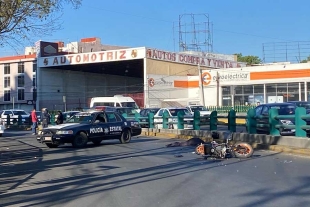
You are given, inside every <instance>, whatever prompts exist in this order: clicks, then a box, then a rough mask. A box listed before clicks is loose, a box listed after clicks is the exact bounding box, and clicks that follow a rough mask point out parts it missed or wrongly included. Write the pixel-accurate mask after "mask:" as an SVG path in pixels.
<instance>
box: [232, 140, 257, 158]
mask: <svg viewBox="0 0 310 207" xmlns="http://www.w3.org/2000/svg"><path fill="white" fill-rule="evenodd" d="M253 153H254V150H253V147H252V146H251V145H250V144H248V143H246V142H237V143H236V144H234V148H233V154H234V155H235V157H237V158H249V157H251V156H252V155H253Z"/></svg>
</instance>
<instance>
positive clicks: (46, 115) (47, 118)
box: [41, 108, 50, 128]
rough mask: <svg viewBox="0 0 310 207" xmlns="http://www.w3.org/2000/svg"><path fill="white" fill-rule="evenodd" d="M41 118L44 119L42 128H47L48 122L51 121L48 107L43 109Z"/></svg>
mask: <svg viewBox="0 0 310 207" xmlns="http://www.w3.org/2000/svg"><path fill="white" fill-rule="evenodd" d="M41 120H42V128H47V127H48V124H49V123H50V115H49V113H48V110H47V108H43V109H42V115H41Z"/></svg>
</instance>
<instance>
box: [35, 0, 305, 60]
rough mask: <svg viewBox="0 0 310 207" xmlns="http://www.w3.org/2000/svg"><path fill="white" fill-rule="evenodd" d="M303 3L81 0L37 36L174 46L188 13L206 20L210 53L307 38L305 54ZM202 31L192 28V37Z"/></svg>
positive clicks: (259, 51) (258, 49) (259, 50)
mask: <svg viewBox="0 0 310 207" xmlns="http://www.w3.org/2000/svg"><path fill="white" fill-rule="evenodd" d="M309 8H310V1H308V0H294V1H292V0H191V1H184V0H169V1H167V0H156V1H148V0H147V1H142V0H134V1H129V0H113V1H108V0H91V1H90V0H83V3H82V6H81V7H80V8H79V9H77V10H74V9H72V8H71V7H70V6H67V7H65V8H64V11H65V13H64V14H63V17H62V18H63V24H62V27H63V29H62V30H59V31H57V32H55V33H54V34H53V35H52V36H48V37H41V38H40V39H42V40H45V41H64V42H65V43H68V42H73V41H79V40H80V39H81V38H84V37H99V38H101V42H102V43H103V44H108V45H121V46H130V47H140V46H141V47H143V46H146V47H151V48H157V49H160V50H168V51H179V46H178V42H179V27H178V24H179V17H180V15H181V23H182V24H183V23H184V24H185V23H190V20H191V19H190V17H191V16H190V14H194V15H195V16H194V17H195V23H196V24H201V23H203V22H206V21H207V20H208V18H207V16H208V17H209V21H210V22H212V25H213V52H214V53H221V54H235V53H242V54H243V55H255V56H259V57H260V58H263V57H264V56H267V57H269V56H272V55H274V54H273V53H272V52H271V53H270V51H272V49H274V46H273V47H272V45H274V44H273V43H276V44H275V45H277V49H279V48H281V47H282V49H283V43H285V45H286V48H287V44H289V45H293V46H290V47H292V48H293V49H296V48H297V43H296V42H297V41H300V42H303V43H302V44H303V46H301V47H305V48H307V46H305V45H307V44H306V43H307V41H309V53H308V54H310V37H309V34H310V27H309V26H308V23H309V22H310V21H309V20H310V15H309ZM187 28H189V27H187ZM199 29H200V30H204V29H207V27H202V28H199ZM186 30H187V29H186ZM181 31H182V32H183V33H182V37H183V39H187V40H193V39H194V38H192V36H186V38H184V36H185V28H184V27H183V28H182V30H181ZM188 31H189V30H188ZM205 34H206V33H203V32H200V33H198V36H199V37H198V39H199V38H200V39H201V40H203V39H204V38H203V37H204V36H203V35H205ZM280 42H281V44H280ZM263 45H264V46H265V47H264V49H263ZM269 49H270V50H269ZM277 51H278V50H277ZM279 51H280V50H279ZM285 51H287V50H285ZM305 53H307V51H305V50H304V51H303V54H302V55H301V56H305V57H306V56H307V54H305ZM294 55H295V54H294ZM295 56H296V55H295Z"/></svg>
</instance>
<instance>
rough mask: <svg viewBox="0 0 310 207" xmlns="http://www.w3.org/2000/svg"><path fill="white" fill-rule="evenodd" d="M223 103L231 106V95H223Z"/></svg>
mask: <svg viewBox="0 0 310 207" xmlns="http://www.w3.org/2000/svg"><path fill="white" fill-rule="evenodd" d="M222 97H223V98H222V105H223V106H231V105H232V104H231V96H222Z"/></svg>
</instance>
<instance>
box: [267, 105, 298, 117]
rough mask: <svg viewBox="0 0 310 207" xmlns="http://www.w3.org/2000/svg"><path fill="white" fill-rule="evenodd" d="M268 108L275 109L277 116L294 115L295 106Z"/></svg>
mask: <svg viewBox="0 0 310 207" xmlns="http://www.w3.org/2000/svg"><path fill="white" fill-rule="evenodd" d="M270 108H276V109H278V114H279V115H291V114H295V109H296V107H295V106H291V105H289V106H288V105H284V106H272V107H270Z"/></svg>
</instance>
